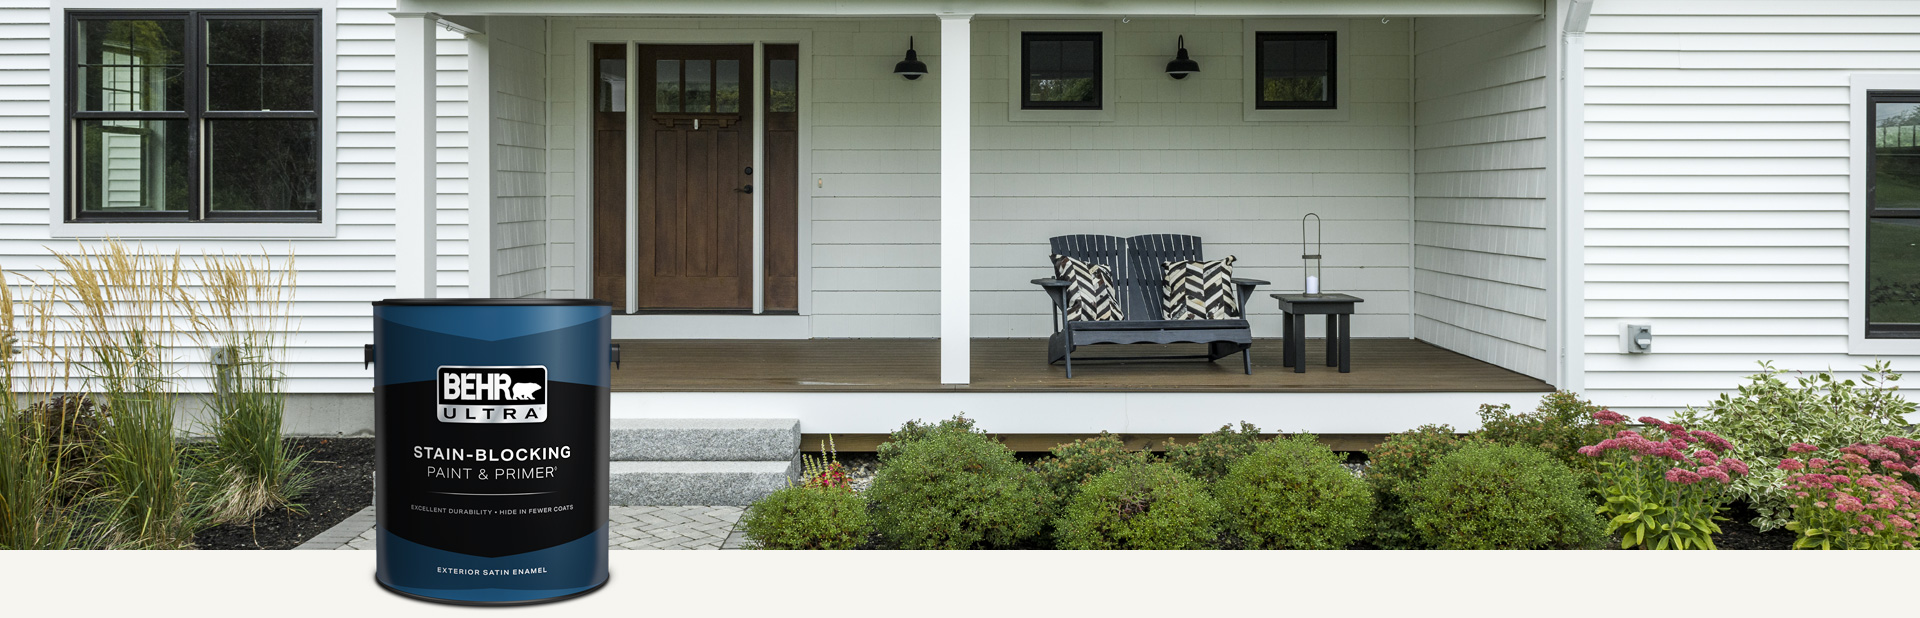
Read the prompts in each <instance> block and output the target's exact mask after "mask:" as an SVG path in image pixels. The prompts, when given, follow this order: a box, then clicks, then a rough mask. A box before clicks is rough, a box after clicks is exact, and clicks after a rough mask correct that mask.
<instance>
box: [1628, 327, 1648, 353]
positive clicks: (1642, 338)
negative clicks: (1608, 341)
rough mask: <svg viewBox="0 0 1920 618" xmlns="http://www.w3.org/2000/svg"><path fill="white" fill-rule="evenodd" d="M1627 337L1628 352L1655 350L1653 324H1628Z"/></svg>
mask: <svg viewBox="0 0 1920 618" xmlns="http://www.w3.org/2000/svg"><path fill="white" fill-rule="evenodd" d="M1626 338H1627V353H1628V354H1646V353H1648V352H1652V351H1653V325H1652V324H1628V325H1627V331H1626Z"/></svg>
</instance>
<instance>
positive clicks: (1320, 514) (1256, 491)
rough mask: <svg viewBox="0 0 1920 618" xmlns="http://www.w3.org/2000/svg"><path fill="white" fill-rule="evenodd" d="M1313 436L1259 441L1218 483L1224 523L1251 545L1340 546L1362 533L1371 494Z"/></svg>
mask: <svg viewBox="0 0 1920 618" xmlns="http://www.w3.org/2000/svg"><path fill="white" fill-rule="evenodd" d="M1340 460H1341V458H1340V456H1339V455H1335V454H1334V452H1333V451H1332V450H1329V449H1328V448H1327V447H1326V445H1323V444H1321V443H1320V442H1319V441H1318V440H1316V439H1315V438H1314V436H1312V435H1308V434H1301V435H1296V436H1292V437H1288V438H1281V439H1277V440H1273V441H1271V442H1267V443H1264V444H1261V445H1260V447H1259V448H1258V449H1256V450H1255V451H1254V452H1253V453H1252V454H1250V455H1247V456H1246V457H1242V458H1240V460H1239V461H1236V462H1234V464H1233V467H1232V468H1231V469H1230V470H1229V471H1228V472H1227V475H1226V477H1225V478H1223V479H1221V480H1220V482H1219V483H1217V484H1215V485H1214V491H1213V493H1214V498H1215V499H1216V500H1218V501H1219V502H1220V507H1221V510H1222V511H1223V517H1224V527H1225V529H1226V532H1227V533H1228V534H1229V535H1230V537H1232V538H1233V539H1237V540H1238V541H1240V542H1241V543H1243V544H1244V545H1245V546H1246V547H1248V548H1251V549H1339V548H1342V547H1346V546H1347V545H1350V544H1352V543H1353V542H1355V541H1358V540H1360V539H1361V538H1363V537H1365V536H1366V534H1367V530H1368V521H1369V515H1371V514H1372V512H1373V493H1372V491H1370V490H1369V489H1368V488H1367V483H1366V481H1362V480H1360V479H1358V478H1354V476H1353V473H1352V472H1350V471H1348V470H1347V468H1346V466H1342V465H1340Z"/></svg>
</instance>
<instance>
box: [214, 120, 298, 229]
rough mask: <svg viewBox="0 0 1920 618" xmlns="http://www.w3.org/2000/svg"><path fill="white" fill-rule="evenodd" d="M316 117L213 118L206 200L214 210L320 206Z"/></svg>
mask: <svg viewBox="0 0 1920 618" xmlns="http://www.w3.org/2000/svg"><path fill="white" fill-rule="evenodd" d="M314 123H315V121H313V120H208V121H207V144H208V151H207V191H208V194H207V204H208V206H209V207H210V208H211V209H212V210H214V211H223V212H232V211H249V210H251V211H276V212H288V211H295V212H315V211H318V210H319V209H320V191H319V178H320V162H319V152H320V151H319V148H318V147H317V145H316V142H315V137H314V133H315V131H314Z"/></svg>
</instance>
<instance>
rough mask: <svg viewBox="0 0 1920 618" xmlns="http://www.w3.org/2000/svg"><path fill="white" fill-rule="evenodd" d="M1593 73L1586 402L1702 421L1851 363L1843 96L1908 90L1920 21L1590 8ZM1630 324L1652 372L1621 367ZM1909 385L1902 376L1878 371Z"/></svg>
mask: <svg viewBox="0 0 1920 618" xmlns="http://www.w3.org/2000/svg"><path fill="white" fill-rule="evenodd" d="M1589 32H1590V34H1589V35H1588V36H1587V38H1586V41H1587V50H1588V51H1587V54H1586V64H1587V69H1586V85H1587V87H1586V91H1585V96H1586V119H1587V124H1586V135H1587V142H1586V144H1585V147H1586V153H1587V160H1586V174H1587V177H1586V187H1587V196H1586V226H1587V229H1586V262H1587V264H1586V298H1587V302H1586V314H1585V334H1586V341H1585V344H1586V345H1585V350H1586V368H1587V376H1586V384H1587V391H1588V393H1587V394H1588V395H1590V396H1592V398H1593V399H1594V400H1595V401H1597V402H1600V403H1604V404H1608V405H1612V406H1615V407H1616V408H1633V409H1646V410H1649V411H1658V410H1668V409H1672V408H1677V407H1681V406H1685V405H1689V404H1692V405H1700V404H1704V403H1706V402H1708V401H1710V400H1711V399H1713V398H1714V397H1715V396H1716V395H1717V394H1718V393H1719V392H1721V391H1724V390H1728V389H1731V388H1733V387H1734V386H1736V385H1737V384H1739V383H1740V382H1741V380H1742V377H1743V376H1745V375H1747V374H1750V373H1753V372H1754V371H1755V370H1756V369H1757V365H1756V362H1758V361H1763V360H1771V361H1773V362H1774V364H1775V365H1776V366H1777V367H1780V368H1783V369H1790V370H1795V371H1818V370H1825V369H1828V368H1832V369H1835V370H1841V371H1848V372H1851V371H1857V370H1858V369H1859V368H1860V366H1861V365H1863V364H1867V363H1871V362H1873V361H1874V360H1875V359H1874V357H1871V356H1864V355H1852V354H1849V353H1848V347H1847V330H1846V329H1847V298H1848V294H1849V293H1850V291H1849V284H1848V279H1847V277H1848V274H1847V252H1848V246H1847V243H1848V192H1847V191H1848V189H1847V180H1848V177H1847V166H1848V158H1847V157H1848V154H1847V148H1848V144H1847V140H1848V132H1849V126H1848V117H1849V116H1848V115H1849V114H1850V113H1863V112H1860V111H1858V110H1852V109H1851V108H1850V105H1849V103H1848V81H1849V76H1851V75H1853V74H1857V73H1914V72H1920V52H1916V51H1915V50H1916V49H1920V35H1916V34H1914V33H1915V32H1920V3H1916V2H1907V1H1898V0H1886V1H1844V2H1842V1H1829V2H1788V1H1780V0H1771V1H1745V2H1664V1H1645V2H1643V1H1625V0H1601V1H1599V2H1597V3H1595V7H1594V15H1593V18H1592V21H1591V23H1590V26H1589ZM1624 323H1649V324H1652V325H1653V332H1654V344H1653V350H1654V351H1653V353H1652V354H1646V355H1627V354H1624V353H1622V348H1621V343H1620V336H1619V329H1620V325H1621V324H1624ZM1885 358H1888V359H1889V360H1892V361H1893V362H1894V365H1895V367H1896V368H1899V369H1902V370H1905V371H1914V370H1916V369H1920V362H1916V359H1915V358H1914V357H1912V356H1888V357H1885Z"/></svg>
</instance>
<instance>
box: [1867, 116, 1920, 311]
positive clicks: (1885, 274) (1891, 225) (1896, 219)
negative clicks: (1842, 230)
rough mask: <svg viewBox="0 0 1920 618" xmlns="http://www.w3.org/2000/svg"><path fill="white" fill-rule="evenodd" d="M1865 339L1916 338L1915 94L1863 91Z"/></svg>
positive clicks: (1919, 169) (1919, 266)
mask: <svg viewBox="0 0 1920 618" xmlns="http://www.w3.org/2000/svg"><path fill="white" fill-rule="evenodd" d="M1867 118H1868V119H1870V120H1872V122H1871V123H1869V126H1870V127H1871V128H1869V129H1868V130H1869V131H1871V133H1869V134H1868V135H1867V200H1866V202H1867V303H1866V304H1867V333H1866V336H1867V337H1873V338H1903V339H1913V338H1920V90H1910V91H1892V92H1868V93H1867Z"/></svg>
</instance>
